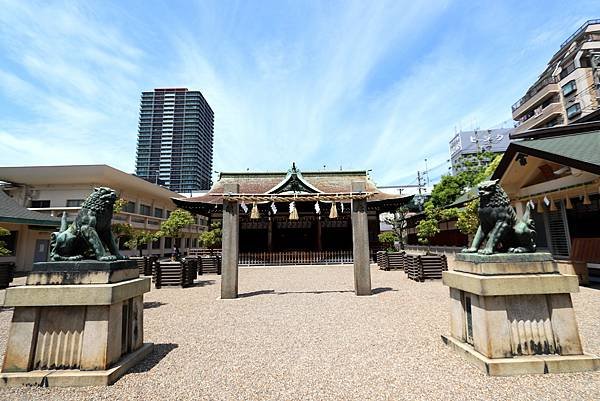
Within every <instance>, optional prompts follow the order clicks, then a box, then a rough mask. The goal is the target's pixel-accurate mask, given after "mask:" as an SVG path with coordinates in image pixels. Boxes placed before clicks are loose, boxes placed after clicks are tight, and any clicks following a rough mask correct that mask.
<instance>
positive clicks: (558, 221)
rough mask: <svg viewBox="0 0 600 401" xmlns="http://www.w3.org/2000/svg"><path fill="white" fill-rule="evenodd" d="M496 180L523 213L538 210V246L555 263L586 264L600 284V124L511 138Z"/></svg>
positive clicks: (534, 215)
mask: <svg viewBox="0 0 600 401" xmlns="http://www.w3.org/2000/svg"><path fill="white" fill-rule="evenodd" d="M512 138H513V139H515V141H514V142H512V143H511V144H510V146H509V147H508V149H507V150H506V153H505V154H504V157H503V158H502V161H501V162H500V164H499V166H498V168H497V169H496V171H495V173H494V174H493V176H492V178H494V179H499V180H500V184H501V185H502V187H503V188H504V189H505V191H506V192H507V194H508V196H509V197H510V199H511V201H512V202H513V204H514V206H515V208H516V210H517V213H519V214H522V212H523V210H524V208H525V205H526V204H527V202H532V205H534V210H535V211H534V213H533V217H534V219H535V222H536V228H537V243H538V246H539V247H540V248H547V249H548V250H550V252H552V254H553V255H554V257H555V258H557V259H566V260H571V261H573V262H576V263H577V262H581V263H585V264H586V265H587V266H588V267H589V268H590V278H591V279H593V277H597V279H598V280H600V194H599V192H600V122H589V123H582V124H572V125H568V126H559V127H554V128H545V129H538V130H531V131H528V132H524V133H521V134H515V135H513V136H512Z"/></svg>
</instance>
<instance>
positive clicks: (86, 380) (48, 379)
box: [0, 343, 154, 387]
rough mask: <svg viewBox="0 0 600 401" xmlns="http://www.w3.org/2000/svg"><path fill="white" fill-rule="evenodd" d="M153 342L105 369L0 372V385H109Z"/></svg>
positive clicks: (140, 356)
mask: <svg viewBox="0 0 600 401" xmlns="http://www.w3.org/2000/svg"><path fill="white" fill-rule="evenodd" d="M153 347H154V346H153V344H151V343H146V344H144V345H143V346H142V347H141V348H138V349H137V350H135V351H133V352H131V353H130V354H127V355H125V356H124V357H123V358H121V359H119V360H118V361H117V362H116V363H115V364H114V365H113V366H111V367H110V368H109V369H106V370H79V369H67V370H32V371H30V372H17V373H0V387H18V386H40V387H87V386H109V385H111V384H113V383H114V382H116V381H117V380H119V378H120V377H121V376H123V375H124V374H125V373H127V371H128V370H129V369H131V368H132V367H134V366H135V365H137V364H138V363H139V362H141V361H142V360H143V359H144V358H145V357H146V356H148V354H150V352H152V348H153Z"/></svg>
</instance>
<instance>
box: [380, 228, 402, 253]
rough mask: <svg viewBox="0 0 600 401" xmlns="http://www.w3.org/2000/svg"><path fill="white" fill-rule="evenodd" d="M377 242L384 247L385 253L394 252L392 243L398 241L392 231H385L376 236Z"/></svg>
mask: <svg viewBox="0 0 600 401" xmlns="http://www.w3.org/2000/svg"><path fill="white" fill-rule="evenodd" d="M377 239H378V240H379V242H380V243H381V244H382V245H384V246H385V247H386V250H387V251H391V252H394V251H396V248H394V242H396V241H398V236H397V235H396V233H395V232H393V231H386V232H383V233H381V234H379V235H378V236H377Z"/></svg>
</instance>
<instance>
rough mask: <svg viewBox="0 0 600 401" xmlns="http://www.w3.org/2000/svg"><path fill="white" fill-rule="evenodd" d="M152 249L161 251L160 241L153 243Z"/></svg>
mask: <svg viewBox="0 0 600 401" xmlns="http://www.w3.org/2000/svg"><path fill="white" fill-rule="evenodd" d="M152 249H160V239H158V240H156V241H152Z"/></svg>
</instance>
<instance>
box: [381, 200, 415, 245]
mask: <svg viewBox="0 0 600 401" xmlns="http://www.w3.org/2000/svg"><path fill="white" fill-rule="evenodd" d="M409 212H410V209H409V208H408V207H406V206H402V207H399V208H398V209H396V211H395V212H394V213H393V214H392V216H391V217H386V218H385V219H384V222H385V223H386V224H389V225H391V226H392V229H393V230H394V233H395V234H396V237H397V240H398V242H399V243H400V249H402V250H403V249H404V242H405V236H404V231H405V229H406V218H407V217H408V213H409Z"/></svg>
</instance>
